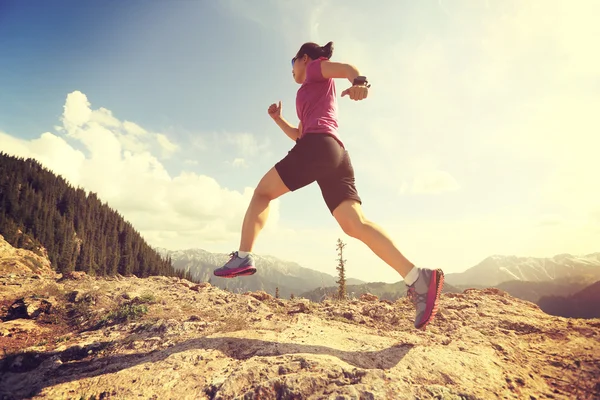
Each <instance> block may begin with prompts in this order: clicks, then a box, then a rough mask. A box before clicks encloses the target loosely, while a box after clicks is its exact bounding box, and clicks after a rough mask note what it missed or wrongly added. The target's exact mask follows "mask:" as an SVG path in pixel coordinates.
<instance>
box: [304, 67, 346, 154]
mask: <svg viewBox="0 0 600 400" xmlns="http://www.w3.org/2000/svg"><path fill="white" fill-rule="evenodd" d="M322 60H327V58H325V57H321V58H318V59H316V60H313V61H311V62H310V63H308V65H307V66H306V79H304V83H302V86H300V89H298V93H297V94H296V112H297V113H298V119H300V121H301V122H302V132H300V138H302V136H303V135H304V134H306V133H326V134H330V135H332V136H333V137H334V138H336V139H337V141H338V142H340V144H341V145H342V146H343V143H342V141H341V140H340V138H339V136H338V121H337V119H338V118H337V99H336V91H335V82H334V81H333V79H331V78H330V79H327V78H324V77H323V74H322V73H321V61H322Z"/></svg>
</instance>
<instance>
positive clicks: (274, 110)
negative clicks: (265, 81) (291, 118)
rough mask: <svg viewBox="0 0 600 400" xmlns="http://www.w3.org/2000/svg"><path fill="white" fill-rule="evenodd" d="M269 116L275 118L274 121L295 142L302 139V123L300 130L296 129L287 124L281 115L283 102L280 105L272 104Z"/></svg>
mask: <svg viewBox="0 0 600 400" xmlns="http://www.w3.org/2000/svg"><path fill="white" fill-rule="evenodd" d="M269 115H270V116H271V118H273V121H275V123H276V124H277V126H279V127H280V128H281V130H282V131H283V132H285V134H286V135H288V137H289V138H290V139H292V140H293V141H294V142H295V141H296V140H297V139H298V138H299V137H300V133H301V132H302V122H300V125H299V126H298V128H295V127H294V126H292V125H291V124H290V123H289V122H287V121H286V120H285V118H283V116H282V115H281V101H280V102H279V104H271V106H270V107H269Z"/></svg>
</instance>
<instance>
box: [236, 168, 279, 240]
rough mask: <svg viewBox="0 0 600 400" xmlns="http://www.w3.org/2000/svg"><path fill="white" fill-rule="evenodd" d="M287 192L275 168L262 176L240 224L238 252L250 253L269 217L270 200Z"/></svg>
mask: <svg viewBox="0 0 600 400" xmlns="http://www.w3.org/2000/svg"><path fill="white" fill-rule="evenodd" d="M287 192H289V189H288V188H287V186H285V184H284V183H283V181H282V180H281V178H280V177H279V173H278V172H277V170H276V169H275V167H273V168H271V169H270V170H269V172H267V173H266V174H265V176H263V178H262V179H261V180H260V182H259V183H258V186H257V187H256V189H255V190H254V195H253V196H252V200H251V201H250V205H248V209H247V210H246V215H245V217H244V222H243V224H242V237H241V239H240V248H239V250H240V251H246V252H251V251H252V248H253V247H254V242H255V241H256V238H257V237H258V234H259V233H260V231H261V230H262V229H263V228H264V226H265V223H266V222H267V218H268V217H269V205H270V203H271V200H274V199H276V198H278V197H279V196H281V195H283V194H285V193H287Z"/></svg>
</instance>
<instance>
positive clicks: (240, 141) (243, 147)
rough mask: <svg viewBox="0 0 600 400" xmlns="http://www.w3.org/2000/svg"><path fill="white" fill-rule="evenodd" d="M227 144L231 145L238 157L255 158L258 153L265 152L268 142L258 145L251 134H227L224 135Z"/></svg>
mask: <svg viewBox="0 0 600 400" xmlns="http://www.w3.org/2000/svg"><path fill="white" fill-rule="evenodd" d="M225 140H226V141H227V143H229V144H231V145H233V146H234V147H235V148H236V149H237V152H238V153H239V154H240V155H248V156H255V155H257V154H258V153H259V152H261V151H263V150H265V149H266V148H267V147H268V145H269V142H268V140H267V139H265V141H264V142H263V143H259V142H258V140H257V139H256V137H255V136H254V135H253V134H251V133H246V132H242V133H227V134H226V135H225Z"/></svg>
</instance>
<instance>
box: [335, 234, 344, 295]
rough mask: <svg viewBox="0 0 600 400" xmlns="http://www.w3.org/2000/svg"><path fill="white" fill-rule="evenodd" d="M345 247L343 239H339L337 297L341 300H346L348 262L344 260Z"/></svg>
mask: <svg viewBox="0 0 600 400" xmlns="http://www.w3.org/2000/svg"><path fill="white" fill-rule="evenodd" d="M344 247H346V243H344V242H342V239H340V238H338V241H337V250H338V256H339V258H338V266H337V267H336V269H337V270H338V272H339V277H340V279H339V280H337V281H336V283H337V284H338V285H339V287H338V293H337V297H338V299H340V300H345V299H346V260H344Z"/></svg>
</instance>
